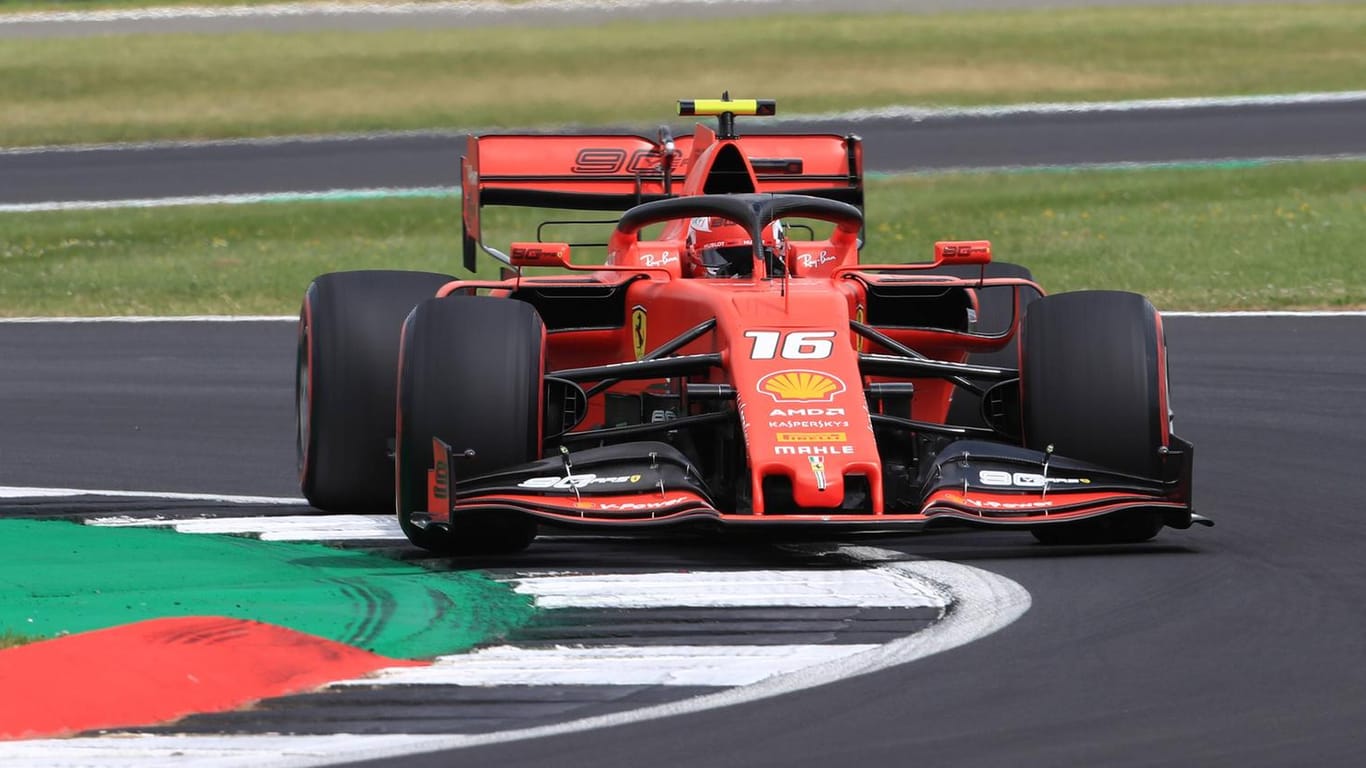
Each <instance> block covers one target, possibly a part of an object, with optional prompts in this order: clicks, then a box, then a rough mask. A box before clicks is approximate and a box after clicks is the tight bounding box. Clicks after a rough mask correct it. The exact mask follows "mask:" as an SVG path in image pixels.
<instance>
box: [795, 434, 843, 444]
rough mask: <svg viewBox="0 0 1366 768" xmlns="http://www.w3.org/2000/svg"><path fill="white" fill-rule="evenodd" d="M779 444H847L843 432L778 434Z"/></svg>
mask: <svg viewBox="0 0 1366 768" xmlns="http://www.w3.org/2000/svg"><path fill="white" fill-rule="evenodd" d="M778 442H780V443H847V442H849V440H848V435H847V434H846V433H844V432H779V433H778Z"/></svg>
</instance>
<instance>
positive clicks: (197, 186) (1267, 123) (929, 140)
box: [0, 98, 1366, 204]
mask: <svg viewBox="0 0 1366 768" xmlns="http://www.w3.org/2000/svg"><path fill="white" fill-rule="evenodd" d="M664 106H667V104H666V105H664ZM676 128H677V129H678V130H683V129H685V128H686V126H685V125H683V124H679V125H678V126H676ZM745 129H746V130H755V131H759V130H775V129H777V130H783V131H793V130H809V131H817V132H849V131H852V132H854V133H857V134H859V135H860V136H862V137H863V139H864V142H865V144H864V148H865V158H866V164H867V168H868V169H869V170H871V171H885V172H896V171H907V170H935V169H949V168H983V167H997V166H1031V165H1037V166H1043V165H1059V164H1089V163H1150V162H1191V161H1209V160H1239V159H1251V158H1265V157H1297V156H1308V155H1313V156H1329V155H1346V154H1353V155H1362V154H1366V98H1362V99H1360V100H1356V101H1342V102H1330V103H1300V104H1269V105H1259V106H1236V107H1230V106H1209V107H1190V108H1184V109H1163V110H1148V111H1108V112H1075V113H1048V114H1030V113H1025V114H1011V115H1003V116H943V117H931V118H927V119H922V120H912V119H909V118H875V119H867V120H862V121H859V122H856V123H853V124H852V125H851V124H850V123H848V122H842V123H840V122H813V123H792V122H785V123H781V124H779V125H777V126H775V125H772V124H770V125H768V126H765V125H763V124H762V123H759V122H757V121H754V122H751V123H748V124H747V125H746V128H745ZM622 130H628V131H636V132H640V133H643V134H645V135H653V126H635V127H628V128H623V129H622ZM678 130H676V131H675V132H676V133H677V132H678ZM463 151H464V137H463V136H461V135H451V136H434V135H415V136H391V137H375V138H366V139H338V138H330V139H315V140H302V139H301V140H289V141H273V142H242V143H233V142H230V143H219V144H201V145H187V146H151V147H144V148H128V147H111V148H104V149H82V150H60V151H45V152H32V153H29V152H8V153H7V152H3V151H0V204H7V203H36V202H69V201H76V200H124V199H152V198H165V197H179V196H192V195H222V194H257V193H268V192H309V191H326V190H333V189H371V188H381V187H391V188H412V187H447V188H452V189H453V188H454V187H456V186H457V185H458V182H459V158H460V155H461V154H463Z"/></svg>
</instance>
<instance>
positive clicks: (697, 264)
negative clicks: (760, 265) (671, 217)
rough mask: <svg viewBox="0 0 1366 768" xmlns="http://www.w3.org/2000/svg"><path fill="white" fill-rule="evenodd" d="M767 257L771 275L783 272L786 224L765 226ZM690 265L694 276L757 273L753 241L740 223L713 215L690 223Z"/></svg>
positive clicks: (727, 275) (774, 223) (732, 275)
mask: <svg viewBox="0 0 1366 768" xmlns="http://www.w3.org/2000/svg"><path fill="white" fill-rule="evenodd" d="M762 237H763V248H764V260H765V262H767V264H768V276H769V277H774V276H778V275H781V274H783V261H784V260H783V250H784V242H783V225H782V222H779V221H775V222H772V223H770V224H769V225H768V226H766V227H764V231H763V235H762ZM687 255H688V266H689V268H690V273H691V274H692V275H693V276H694V277H750V276H751V275H752V273H753V272H754V241H753V240H752V239H751V238H750V236H749V232H748V231H746V230H745V228H744V227H742V226H740V225H739V224H734V223H732V222H730V221H728V220H726V219H721V218H716V217H714V216H712V217H709V216H699V217H697V218H695V219H693V220H692V222H691V224H690V225H689V226H688V250H687Z"/></svg>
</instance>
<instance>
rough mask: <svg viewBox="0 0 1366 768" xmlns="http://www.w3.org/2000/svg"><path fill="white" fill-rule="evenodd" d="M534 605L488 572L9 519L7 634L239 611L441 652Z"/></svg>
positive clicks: (481, 637) (495, 634)
mask: <svg viewBox="0 0 1366 768" xmlns="http://www.w3.org/2000/svg"><path fill="white" fill-rule="evenodd" d="M534 611H535V609H534V608H533V606H532V604H531V601H530V598H528V597H526V596H523V595H519V594H517V593H515V592H513V591H512V590H511V589H510V588H508V587H507V586H505V585H503V584H500V583H498V582H495V581H493V580H491V579H489V578H487V577H486V576H483V575H480V574H478V573H474V572H467V571H446V572H442V571H431V570H427V569H424V568H421V567H418V566H414V565H409V564H406V563H401V562H399V561H396V560H391V559H389V558H386V557H382V556H379V555H372V554H366V553H363V552H355V551H349V550H341V549H333V548H329V547H326V546H322V545H319V544H297V543H284V542H266V541H258V540H255V539H247V538H240V537H233V536H216V535H190V534H181V533H176V532H174V531H171V530H165V529H144V528H93V527H86V526H83V525H79V524H75V523H71V522H68V521H37V520H0V634H6V633H7V634H11V635H19V636H24V637H29V638H34V639H40V638H50V637H56V636H59V635H62V634H66V633H75V632H83V631H87V630H92V629H100V628H104V627H111V626H117V625H120V624H127V623H130V622H134V621H139V620H143V619H151V618H160V617H172V616H229V617H234V618H241V619H254V620H257V621H262V622H266V623H269V624H276V625H279V626H284V627H289V628H290V629H294V630H297V631H300V632H305V633H308V634H312V635H317V636H320V637H325V638H328V639H330V640H335V641H337V642H341V643H346V644H348V645H351V646H354V647H358V648H363V649H365V650H368V651H372V652H374V653H379V654H383V655H385V656H390V657H395V658H429V657H432V656H437V655H440V654H447V653H457V652H460V651H464V650H468V649H469V648H471V647H473V646H475V645H478V644H480V643H483V642H487V641H490V640H495V639H497V638H499V637H501V636H503V635H504V634H506V633H507V632H509V631H510V630H512V629H515V628H516V627H519V626H521V625H523V624H525V623H527V622H528V621H529V620H530V619H531V616H532V614H533V613H534Z"/></svg>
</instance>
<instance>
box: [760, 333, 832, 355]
mask: <svg viewBox="0 0 1366 768" xmlns="http://www.w3.org/2000/svg"><path fill="white" fill-rule="evenodd" d="M745 338H747V339H753V340H754V346H753V347H751V348H750V350H749V359H751V360H772V359H774V358H775V357H781V358H782V359H784V360H822V359H824V358H827V357H829V356H830V353H831V352H832V351H834V348H835V342H834V339H835V332H834V331H791V332H788V333H784V332H782V331H745Z"/></svg>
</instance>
